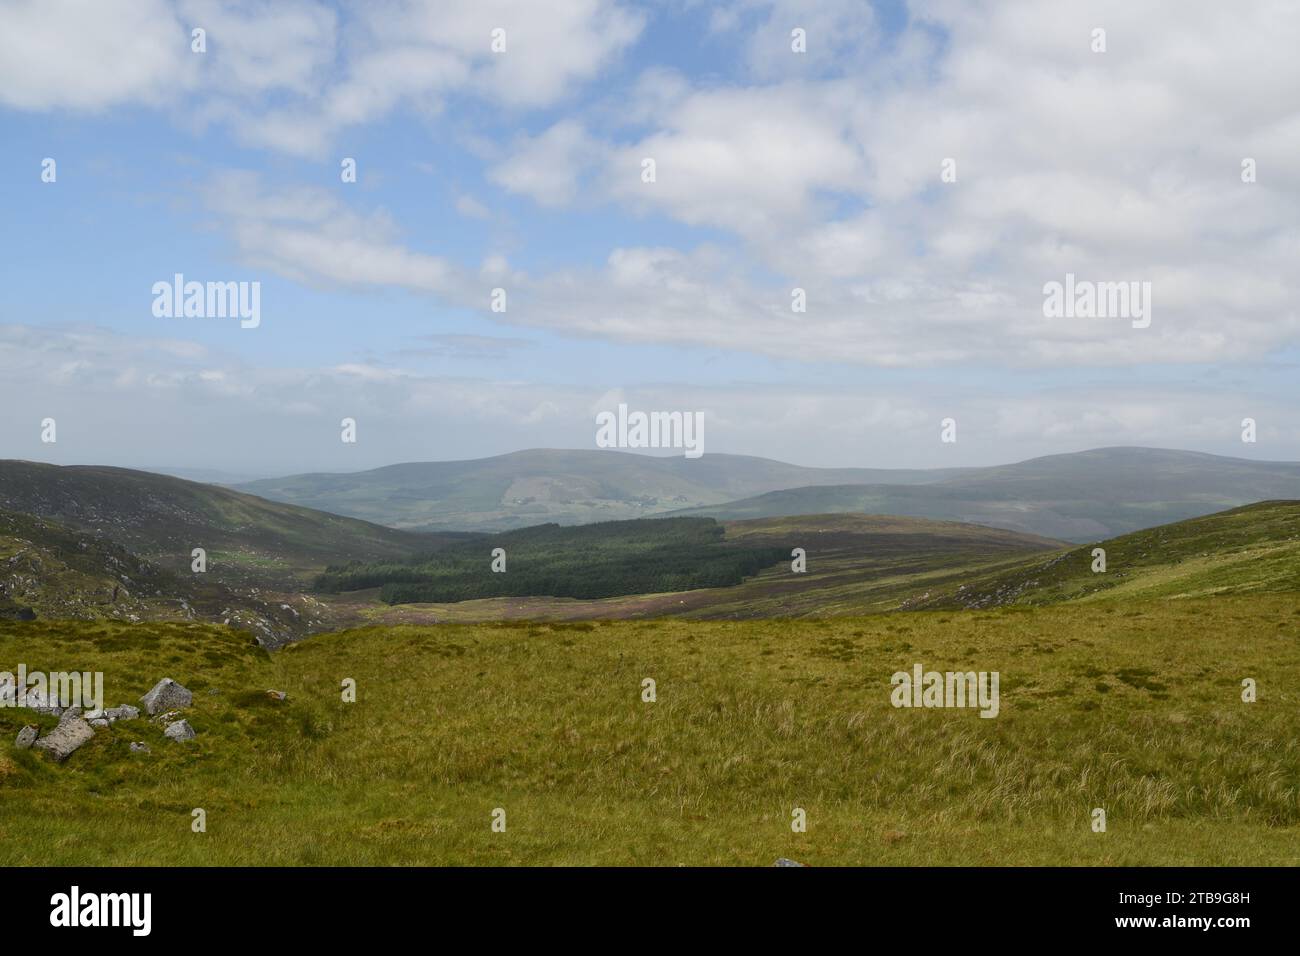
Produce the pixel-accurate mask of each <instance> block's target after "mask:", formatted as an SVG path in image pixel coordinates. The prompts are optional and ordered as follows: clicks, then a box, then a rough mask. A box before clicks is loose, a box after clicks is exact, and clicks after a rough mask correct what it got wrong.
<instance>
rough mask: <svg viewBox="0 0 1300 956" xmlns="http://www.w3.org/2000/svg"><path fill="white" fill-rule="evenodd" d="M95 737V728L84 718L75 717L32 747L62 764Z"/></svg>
mask: <svg viewBox="0 0 1300 956" xmlns="http://www.w3.org/2000/svg"><path fill="white" fill-rule="evenodd" d="M94 736H95V728H94V727H92V726H90V724H88V723H87V722H86V721H85V719H84V718H81V717H73V718H72V719H71V720H68V721H64V722H63V723H61V724H59V726H57V727H55V728H54V729H53V730H51V731H50V732H49V733H48V734H46V735H45V736H44V737H42V738H40V739H39V740H37V741H36V743H34V744H32V747H34V748H35V749H36V750H44V751H45V752H46V753H48V754H49V755H50V756H51V757H53V758H54V759H55V760H57V761H59V762H60V763H61V762H63V761H64V760H67V759H68V757H69V756H71V755H72V753H73V751H75V750H76V749H77V748H78V747H80V746H81V745H82V744H84V743H87V742H89V741H90V740H92V739H94Z"/></svg>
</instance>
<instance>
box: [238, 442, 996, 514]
mask: <svg viewBox="0 0 1300 956" xmlns="http://www.w3.org/2000/svg"><path fill="white" fill-rule="evenodd" d="M969 470H970V469H935V470H917V469H910V470H909V469H888V468H804V467H800V466H798V465H788V464H785V463H784V462H779V461H771V460H769V459H766V458H752V457H749V456H746V455H717V454H711V455H704V456H703V457H701V458H696V459H687V458H685V457H683V456H682V455H675V456H672V457H651V456H649V455H636V454H630V453H628V452H617V451H591V450H587V451H565V450H554V449H533V450H530V451H519V452H514V453H512V454H509V455H498V456H496V457H494V458H479V459H472V460H468V461H433V462H415V463H411V464H403V465H389V466H388V467H386V468H376V469H374V470H372V471H362V472H355V473H352V474H307V475H293V476H290V477H287V478H270V479H265V480H262V481H253V482H247V483H245V484H241V485H239V486H237V487H238V488H239V489H240V490H241V491H246V492H248V493H250V494H254V495H259V496H261V497H263V498H269V499H271V500H272V501H283V502H287V503H290V504H295V505H301V506H303V507H307V508H317V509H320V510H321V511H329V512H332V513H334V514H340V515H348V516H350V517H353V518H363V519H365V520H367V521H374V522H376V523H379V524H385V525H389V526H391V527H394V528H407V529H422V530H427V529H438V530H441V529H453V530H470V531H501V530H507V529H513V528H523V527H527V526H530V525H538V524H543V523H546V522H557V523H559V524H586V523H589V522H594V521H611V520H619V519H626V518H641V517H645V516H646V515H652V514H660V513H663V512H666V511H671V510H674V509H678V508H690V507H694V506H697V505H712V504H721V503H723V502H726V501H733V500H735V499H737V498H746V497H749V496H751V495H757V494H762V493H764V492H767V491H774V490H776V489H778V488H790V487H793V486H796V485H838V484H849V483H853V484H866V483H875V482H888V483H890V484H896V485H909V484H912V483H914V482H922V481H939V480H942V479H944V478H949V477H954V476H956V475H959V474H963V473H965V472H966V471H969Z"/></svg>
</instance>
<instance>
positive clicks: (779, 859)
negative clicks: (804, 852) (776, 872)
mask: <svg viewBox="0 0 1300 956" xmlns="http://www.w3.org/2000/svg"><path fill="white" fill-rule="evenodd" d="M772 865H773V866H803V864H802V863H796V862H795V861H794V860H790V859H787V858H786V857H783V856H781V857H777V860H776V862H775V863H773V864H772Z"/></svg>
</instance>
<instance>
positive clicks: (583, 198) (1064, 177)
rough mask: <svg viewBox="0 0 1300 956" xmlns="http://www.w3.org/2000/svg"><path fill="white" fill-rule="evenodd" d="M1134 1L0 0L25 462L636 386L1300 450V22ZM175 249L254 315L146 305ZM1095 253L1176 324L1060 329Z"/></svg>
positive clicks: (411, 453)
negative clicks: (1299, 357) (1069, 279)
mask: <svg viewBox="0 0 1300 956" xmlns="http://www.w3.org/2000/svg"><path fill="white" fill-rule="evenodd" d="M1131 6H1132V5H1131V4H1123V3H1098V4H1091V5H1088V6H1087V7H1086V8H1085V9H1071V10H1069V11H1068V12H1067V11H1061V10H1060V9H1058V8H1056V7H1054V6H1052V5H1049V4H1026V5H1019V4H997V5H989V6H984V5H981V4H955V3H954V4H949V3H930V4H923V5H922V4H914V5H908V4H906V3H902V2H891V3H880V4H874V5H873V4H869V3H866V2H841V0H827V2H822V3H817V4H806V3H797V2H784V0H774V2H764V0H735V2H721V3H714V4H703V3H690V2H677V3H663V4H654V5H649V4H637V3H631V2H616V0H565V2H557V3H555V4H552V5H548V6H547V8H546V9H545V10H541V9H540V8H539V7H538V5H536V4H528V3H522V2H511V0H491V2H478V3H469V2H464V3H462V2H443V3H420V2H415V0H410V2H392V3H379V4H366V5H340V4H327V3H317V2H310V0H289V2H285V3H279V4H271V5H268V4H263V3H253V2H215V0H176V2H164V0H142V2H131V3H116V2H105V3H95V4H87V3H73V2H64V0H53V2H48V3H28V2H12V3H4V4H0V208H2V209H3V210H4V220H5V224H6V227H7V228H5V229H4V230H3V233H0V244H3V248H0V254H2V256H3V261H4V262H5V263H6V269H5V273H6V275H5V293H6V294H5V296H4V297H3V303H2V304H0V373H3V381H0V401H2V403H3V407H4V408H5V410H6V411H5V413H4V415H3V417H2V418H0V441H3V445H4V452H3V454H4V456H5V457H23V458H32V459H39V460H51V461H59V462H103V463H111V464H122V465H135V466H141V467H144V466H169V467H177V468H181V467H193V468H206V469H216V470H222V471H228V472H231V473H234V474H258V475H261V474H275V473H283V472H288V471H301V470H314V469H328V470H351V469H354V468H362V467H372V466H377V465H381V464H387V463H391V462H395V461H403V460H413V459H431V458H462V457H474V456H478V455H486V454H496V453H502V452H506V451H510V450H513V449H516V448H521V447H538V446H559V447H577V448H584V447H586V448H589V447H593V446H594V425H593V420H594V415H595V413H596V412H597V411H599V410H601V409H604V408H610V407H612V406H613V405H614V404H616V403H617V402H619V401H626V402H628V403H630V404H631V405H633V406H634V407H641V408H645V409H646V410H654V409H662V410H673V409H681V410H699V411H702V412H703V413H704V414H705V416H706V419H707V421H708V422H709V427H708V434H707V444H706V453H707V452H708V451H722V452H737V453H747V454H759V455H767V456H770V457H776V458H783V459H786V460H793V461H798V462H801V463H806V464H815V465H864V466H865V465H870V466H898V467H909V466H927V465H945V464H990V463H996V462H1001V461H1008V460H1014V459H1020V458H1025V457H1032V456H1034V455H1038V454H1050V453H1055V452H1061V451H1071V450H1077V449H1081V448H1087V447H1096V446H1099V445H1114V444H1144V445H1157V446H1164V447H1186V448H1195V449H1200V450H1205V451H1213V452H1217V453H1221V454H1234V455H1241V456H1243V457H1261V458H1274V459H1293V458H1296V457H1297V456H1298V455H1300V427H1297V425H1296V423H1295V422H1294V420H1293V419H1294V414H1293V410H1294V408H1295V401H1294V400H1295V398H1296V385H1295V382H1296V376H1295V366H1296V362H1295V360H1296V351H1295V344H1296V343H1295V340H1296V336H1297V333H1298V332H1300V316H1298V315H1297V310H1296V305H1295V303H1296V292H1297V288H1296V286H1297V279H1296V277H1295V274H1294V273H1295V270H1294V267H1293V264H1294V261H1295V255H1296V253H1297V252H1300V231H1298V230H1300V227H1298V226H1297V223H1298V222H1300V216H1298V215H1297V212H1300V209H1297V205H1298V204H1297V201H1296V200H1297V195H1298V194H1300V182H1298V180H1297V177H1298V176H1300V173H1297V171H1296V168H1295V165H1294V156H1295V155H1296V154H1297V147H1300V123H1298V122H1297V114H1296V110H1295V106H1294V102H1293V97H1288V96H1287V95H1286V92H1285V91H1287V90H1294V89H1295V88H1297V82H1296V81H1297V80H1300V73H1298V71H1297V67H1296V65H1295V63H1294V62H1293V61H1294V57H1293V56H1292V55H1291V50H1290V38H1293V37H1294V36H1295V35H1296V30H1295V29H1293V28H1294V27H1295V26H1300V22H1292V23H1290V24H1287V23H1285V22H1283V23H1279V22H1278V18H1279V17H1281V19H1282V20H1283V21H1285V20H1286V19H1287V18H1288V17H1292V18H1294V17H1296V16H1297V15H1296V14H1294V13H1290V12H1287V11H1282V12H1281V13H1280V14H1279V13H1278V11H1276V10H1274V11H1272V13H1267V11H1263V10H1262V9H1260V10H1256V9H1255V8H1254V7H1252V6H1250V5H1248V9H1247V10H1224V9H1221V5H1217V4H1210V3H1204V4H1199V3H1193V4H1188V5H1186V6H1185V7H1180V8H1179V16H1178V18H1177V19H1172V18H1167V17H1163V16H1162V14H1161V11H1159V10H1156V9H1141V10H1134V9H1131ZM196 26H198V27H202V28H203V29H205V30H206V31H207V33H206V39H207V46H208V48H207V50H206V52H203V53H195V52H193V51H192V50H191V48H190V36H191V30H192V29H193V28H194V27H196ZM1288 26H1289V27H1291V28H1292V29H1288ZM497 27H500V28H501V29H504V30H505V31H506V34H505V35H506V40H507V48H506V50H505V52H502V53H494V52H493V51H492V50H491V49H490V42H491V37H490V34H491V30H492V29H493V28H497ZM1099 27H1100V28H1102V29H1104V30H1105V40H1106V49H1105V50H1104V51H1098V50H1096V49H1095V45H1096V37H1095V32H1094V31H1095V30H1096V29H1098V28H1099ZM796 28H797V29H802V30H804V31H805V35H806V37H807V52H806V53H796V52H795V51H793V50H792V49H791V30H793V29H796ZM46 157H52V158H54V159H55V160H56V162H57V181H56V182H53V183H49V182H43V181H42V179H41V163H42V160H43V159H44V158H46ZM344 157H352V158H355V160H356V162H357V166H358V181H357V182H356V183H344V182H342V181H341V180H340V175H339V171H340V161H341V160H342V159H343V158H344ZM645 157H652V158H654V159H655V161H656V164H657V180H656V182H654V183H650V184H647V183H645V182H643V181H642V180H641V178H640V175H639V174H640V162H641V160H642V159H643V158H645ZM1243 157H1251V158H1253V159H1254V160H1255V161H1256V162H1257V164H1258V169H1259V174H1258V179H1257V181H1255V182H1252V183H1249V184H1247V183H1243V182H1242V177H1241V162H1242V159H1243ZM949 158H951V159H953V160H955V163H956V169H957V170H958V175H957V179H956V181H955V182H944V181H942V180H941V177H940V168H941V163H942V162H943V161H944V160H945V159H949ZM177 272H179V273H183V274H184V275H185V276H186V278H187V279H192V280H198V281H222V282H225V281H257V282H259V283H260V284H261V297H262V298H261V301H262V318H261V323H260V325H259V326H258V327H257V328H256V329H241V328H240V327H239V324H238V322H237V321H230V320H224V319H207V318H188V319H187V318H159V317H156V316H155V315H154V314H153V312H152V310H151V304H152V295H151V292H150V289H151V287H152V285H153V283H155V282H157V281H159V280H164V281H166V280H170V278H171V276H172V275H173V274H174V273H177ZM1067 272H1070V273H1074V274H1077V275H1078V276H1080V277H1081V278H1085V279H1092V280H1095V281H1098V282H1115V281H1124V282H1128V281H1130V280H1131V281H1139V282H1140V281H1145V282H1149V283H1150V284H1151V287H1152V289H1153V290H1154V291H1153V293H1152V295H1153V322H1152V323H1151V326H1150V327H1149V328H1145V329H1136V328H1133V327H1132V326H1131V324H1130V323H1129V322H1127V321H1125V320H1124V318H1123V317H1120V318H1118V319H1116V318H1115V317H1100V318H1094V319H1072V320H1069V321H1060V320H1049V319H1046V318H1045V317H1044V314H1043V311H1042V308H1041V306H1042V287H1043V284H1044V283H1046V282H1049V281H1053V280H1059V279H1061V278H1062V276H1063V275H1064V274H1065V273H1067ZM496 287H502V288H505V289H506V290H507V294H508V296H509V308H508V311H507V312H506V313H505V314H504V315H501V314H493V313H492V312H491V311H489V309H488V308H487V303H488V298H489V295H490V292H491V290H492V289H493V288H496ZM795 287H799V288H803V289H805V290H806V292H807V296H808V300H809V308H808V311H807V313H801V314H795V313H792V312H791V310H790V307H789V303H790V294H791V290H792V289H793V288H795ZM344 416H350V417H354V418H356V419H357V420H358V422H359V425H360V427H359V432H360V440H359V441H358V443H357V445H356V446H353V447H346V448H344V447H340V443H339V442H338V430H339V428H338V424H339V420H340V418H341V417H344ZM948 416H952V417H955V418H956V419H957V420H958V423H959V433H958V434H959V440H958V442H957V443H956V444H955V445H945V444H941V443H940V442H939V440H938V436H939V421H940V419H942V418H944V417H948ZM1246 416H1250V417H1254V418H1256V419H1257V421H1258V423H1259V441H1258V442H1257V443H1256V444H1253V445H1247V444H1243V443H1242V442H1241V441H1240V422H1241V420H1242V418H1243V417H1246ZM46 417H55V418H56V420H57V421H58V427H59V441H58V442H57V443H56V444H54V445H50V444H45V443H42V442H41V441H40V437H39V436H40V425H39V423H40V422H41V420H43V419H44V418H46Z"/></svg>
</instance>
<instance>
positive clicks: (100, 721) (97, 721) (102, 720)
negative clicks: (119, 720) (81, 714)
mask: <svg viewBox="0 0 1300 956" xmlns="http://www.w3.org/2000/svg"><path fill="white" fill-rule="evenodd" d="M87 723H88V724H90V726H92V727H107V726H108V725H109V724H111V723H112V721H111V720H109V719H108V718H107V717H92V718H91V719H90V720H88V721H87Z"/></svg>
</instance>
